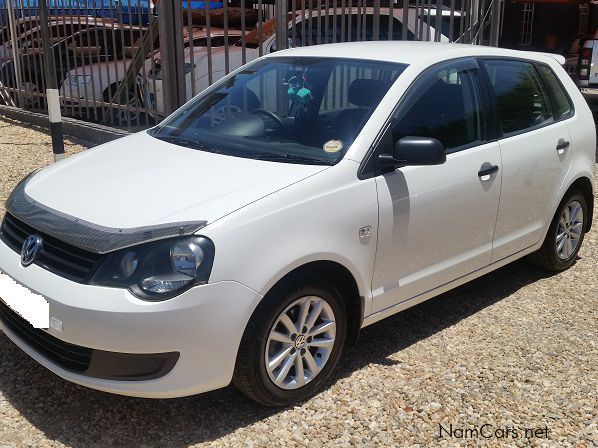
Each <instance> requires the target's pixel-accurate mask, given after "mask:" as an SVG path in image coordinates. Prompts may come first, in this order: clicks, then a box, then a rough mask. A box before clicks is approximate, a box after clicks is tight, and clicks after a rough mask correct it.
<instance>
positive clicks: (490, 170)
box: [478, 165, 498, 181]
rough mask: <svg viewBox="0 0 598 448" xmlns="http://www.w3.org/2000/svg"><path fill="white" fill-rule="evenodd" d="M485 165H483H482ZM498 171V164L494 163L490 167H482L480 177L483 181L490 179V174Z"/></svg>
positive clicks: (479, 172)
mask: <svg viewBox="0 0 598 448" xmlns="http://www.w3.org/2000/svg"><path fill="white" fill-rule="evenodd" d="M482 166H483V165H482ZM497 171H498V165H492V166H489V167H488V168H481V169H480V171H478V177H479V178H480V179H482V180H483V181H486V180H489V179H490V176H491V175H492V174H494V173H496V172H497Z"/></svg>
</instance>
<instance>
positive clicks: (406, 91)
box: [0, 42, 596, 406]
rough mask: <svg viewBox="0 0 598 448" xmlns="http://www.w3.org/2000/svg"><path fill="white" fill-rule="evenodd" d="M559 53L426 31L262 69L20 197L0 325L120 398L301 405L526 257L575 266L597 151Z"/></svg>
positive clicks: (7, 234)
mask: <svg viewBox="0 0 598 448" xmlns="http://www.w3.org/2000/svg"><path fill="white" fill-rule="evenodd" d="M562 62H563V60H562V58H560V57H559V56H551V55H547V54H540V53H526V52H517V51H512V50H504V49H497V48H489V47H483V46H466V45H457V44H444V43H417V42H364V43H350V44H333V45H321V46H313V47H304V48H297V49H292V50H286V51H280V52H277V53H275V54H270V55H268V56H266V57H263V58H260V59H258V60H256V61H254V62H252V63H250V64H248V65H246V66H244V67H242V68H240V69H239V70H237V71H235V72H234V73H232V74H231V75H229V76H226V77H224V78H223V79H222V80H221V81H219V82H218V83H216V84H215V85H213V86H212V87H210V88H209V89H208V90H206V91H204V92H203V93H202V94H201V95H199V96H198V97H197V98H195V99H193V100H192V101H190V102H189V103H187V104H186V105H185V106H183V107H182V108H181V109H180V110H178V111H177V112H176V113H174V114H173V115H172V116H170V117H169V118H167V119H166V120H165V121H164V122H163V123H162V124H161V125H159V126H157V127H155V128H153V129H151V130H150V131H147V132H141V133H138V134H135V135H132V136H130V137H126V138H123V139H121V140H118V141H116V142H112V143H109V144H106V145H104V146H100V147H97V148H94V149H91V150H88V151H85V152H84V153H82V154H78V155H75V156H73V157H69V158H68V159H66V160H64V161H62V162H60V163H57V164H55V165H52V166H50V167H48V168H45V169H43V170H42V171H40V172H36V173H34V174H32V175H30V176H28V177H27V178H25V179H24V180H23V181H22V182H21V183H20V184H19V185H18V186H17V187H16V188H15V190H14V191H13V193H12V195H11V196H10V198H9V200H8V201H7V213H6V216H5V218H4V221H3V224H2V235H1V241H0V269H1V270H2V272H3V274H1V276H2V281H3V284H5V285H9V286H6V287H5V288H4V289H3V290H1V291H0V296H1V297H2V299H3V300H2V301H0V320H1V322H2V324H1V326H2V329H3V330H4V332H5V333H6V334H7V335H8V337H9V338H11V339H12V340H13V341H14V342H15V343H16V344H17V345H18V346H19V347H21V349H23V350H24V351H25V352H27V353H28V354H29V355H31V356H32V357H33V358H34V359H36V360H37V361H38V362H40V363H41V364H42V365H44V366H46V367H47V368H49V369H50V370H51V371H53V372H55V373H56V374H58V375H60V376H61V377H63V378H65V379H67V380H70V381H73V382H75V383H78V384H82V385H85V386H89V387H92V388H96V389H100V390H104V391H108V392H113V393H118V394H125V395H132V396H140V397H152V398H162V397H178V396H185V395H191V394H196V393H200V392H204V391H208V390H212V389H216V388H220V387H224V386H226V385H228V384H229V383H231V381H232V382H233V383H234V384H235V385H236V386H237V387H238V388H239V389H241V390H242V391H243V392H244V393H246V394H247V395H248V396H250V397H252V398H253V399H255V400H257V401H259V402H261V403H264V404H266V405H272V406H283V405H288V404H290V403H292V402H295V401H297V400H303V399H305V398H306V397H309V396H310V395H312V394H314V393H315V392H316V391H317V390H318V389H320V388H321V387H322V386H323V385H324V384H325V383H326V380H327V379H328V378H329V377H330V375H331V373H332V371H333V369H334V367H335V365H336V364H337V361H338V359H339V356H340V354H341V351H342V348H343V346H344V345H345V344H350V343H355V341H356V340H357V336H358V334H359V331H360V329H361V328H363V327H365V326H367V325H370V324H372V323H374V322H376V321H378V320H380V319H382V318H385V317H387V316H390V315H392V314H394V313H396V312H399V311H401V310H404V309H406V308H408V307H411V306H413V305H416V304H418V303H420V302H422V301H424V300H427V299H429V298H431V297H433V296H436V295H438V294H440V293H442V292H444V291H447V290H449V289H451V288H454V287H456V286H458V285H461V284H463V283H465V282H467V281H469V280H471V279H474V278H476V277H479V276H481V275H484V274H486V273H488V272H490V271H492V270H494V269H497V268H499V267H501V266H504V265H505V264H507V263H510V262H512V261H513V260H516V259H518V258H521V257H523V256H526V255H531V256H532V258H533V260H535V261H536V262H537V263H539V264H540V265H541V266H543V267H545V268H547V269H549V270H555V271H557V270H562V269H566V268H568V267H569V266H571V265H572V264H573V263H574V262H575V260H576V256H577V253H578V251H579V248H580V245H581V243H582V241H583V237H584V233H585V232H587V231H588V230H589V229H590V224H591V221H592V213H593V198H594V195H593V191H594V176H595V172H594V171H595V160H594V157H595V148H596V138H595V129H594V124H593V121H592V114H591V113H590V111H589V109H588V107H587V105H586V103H585V102H584V100H583V98H582V96H581V94H580V92H579V91H578V90H577V89H576V88H575V85H574V83H573V82H572V81H571V79H570V78H569V77H568V76H567V74H566V73H565V71H564V70H563V68H562V67H561V65H560V64H561V63H562ZM10 285H12V286H10ZM9 296H11V297H12V298H11V297H9ZM21 297H22V299H21ZM9 304H10V305H9ZM28 319H29V321H30V322H33V325H32V324H31V323H30V322H28ZM36 327H37V328H36Z"/></svg>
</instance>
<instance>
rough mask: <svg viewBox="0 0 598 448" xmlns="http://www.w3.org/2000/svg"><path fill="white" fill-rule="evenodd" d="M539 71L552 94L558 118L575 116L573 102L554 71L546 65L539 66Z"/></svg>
mask: <svg viewBox="0 0 598 448" xmlns="http://www.w3.org/2000/svg"><path fill="white" fill-rule="evenodd" d="M538 71H539V72H540V75H542V79H544V82H545V83H546V86H547V87H548V89H549V90H550V92H551V93H552V97H553V98H554V102H555V111H556V113H557V116H558V117H557V118H567V117H569V116H571V115H572V114H573V102H572V101H571V98H569V95H567V92H566V91H565V88H564V87H563V85H562V84H561V82H560V81H559V80H558V78H557V76H556V75H555V74H554V72H553V71H552V69H551V68H550V67H547V66H546V65H540V66H538Z"/></svg>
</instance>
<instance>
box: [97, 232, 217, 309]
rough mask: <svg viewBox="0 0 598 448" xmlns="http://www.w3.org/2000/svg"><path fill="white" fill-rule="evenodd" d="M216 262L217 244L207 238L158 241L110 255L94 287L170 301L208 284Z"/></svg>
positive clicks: (197, 237) (147, 298)
mask: <svg viewBox="0 0 598 448" xmlns="http://www.w3.org/2000/svg"><path fill="white" fill-rule="evenodd" d="M213 261H214V244H213V243H212V242H211V241H210V240H209V239H207V238H204V237H200V236H190V237H185V238H174V239H167V240H162V241H155V242H152V243H145V244H141V245H139V246H135V247H130V248H127V249H123V250H119V251H117V252H114V253H111V254H108V255H107V256H106V257H105V259H104V261H103V262H102V264H101V265H100V267H99V268H98V270H97V271H96V273H95V274H94V276H93V278H92V279H91V284H93V285H100V286H111V287H115V288H128V289H129V291H131V293H133V294H134V295H136V296H137V297H139V298H142V299H145V300H166V299H170V298H172V297H174V296H176V295H178V294H180V293H181V292H183V291H184V290H185V289H188V288H190V287H192V286H194V285H200V284H203V283H207V282H208V279H209V277H210V272H211V270H212V263H213Z"/></svg>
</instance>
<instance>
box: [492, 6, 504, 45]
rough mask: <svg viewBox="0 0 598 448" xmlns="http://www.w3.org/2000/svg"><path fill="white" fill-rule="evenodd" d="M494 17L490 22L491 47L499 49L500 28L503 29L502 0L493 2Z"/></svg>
mask: <svg viewBox="0 0 598 448" xmlns="http://www.w3.org/2000/svg"><path fill="white" fill-rule="evenodd" d="M492 1H493V2H494V3H492V15H491V19H490V20H491V21H490V46H491V47H498V41H499V40H500V28H501V19H502V17H501V14H500V7H501V3H502V1H501V0H492Z"/></svg>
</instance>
